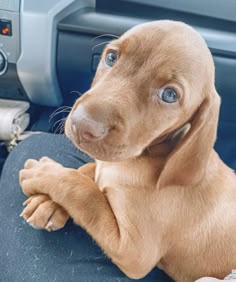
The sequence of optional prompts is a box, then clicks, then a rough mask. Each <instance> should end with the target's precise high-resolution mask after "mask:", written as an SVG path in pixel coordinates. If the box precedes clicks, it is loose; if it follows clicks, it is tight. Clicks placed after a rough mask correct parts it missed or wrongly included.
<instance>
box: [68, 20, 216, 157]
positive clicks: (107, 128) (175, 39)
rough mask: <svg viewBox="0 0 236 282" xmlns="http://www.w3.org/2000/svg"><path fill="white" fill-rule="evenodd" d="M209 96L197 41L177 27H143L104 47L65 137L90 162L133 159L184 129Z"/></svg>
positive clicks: (208, 61)
mask: <svg viewBox="0 0 236 282" xmlns="http://www.w3.org/2000/svg"><path fill="white" fill-rule="evenodd" d="M212 95H215V91H214V64H213V60H212V57H211V54H210V52H209V50H208V48H207V46H206V44H205V42H204V40H203V39H202V38H201V36H200V35H199V34H198V33H197V32H196V31H195V30H193V29H192V28H191V27H189V26H187V25H186V24H184V23H180V22H174V21H156V22H151V23H145V24H142V25H139V26H136V27H134V28H132V29H131V30H129V31H128V32H126V33H125V34H124V35H123V36H121V37H120V38H119V39H118V40H114V41H112V42H111V43H110V44H109V45H108V46H107V47H106V49H105V50H104V52H103V54H102V58H101V61H100V64H99V66H98V69H97V73H96V76H95V78H94V81H93V84H92V87H91V89H90V90H88V91H87V92H86V93H85V94H84V95H83V96H82V97H81V98H80V99H78V100H77V101H76V103H75V105H74V107H73V109H72V111H71V113H70V115H69V117H68V119H67V122H66V134H67V136H68V137H69V138H70V139H71V140H72V141H73V142H74V143H75V144H76V145H77V146H78V147H79V148H80V149H81V150H83V151H85V152H87V153H88V154H89V155H91V156H92V157H94V158H95V159H99V160H103V161H121V160H125V159H129V158H133V157H136V156H139V155H141V154H142V153H143V152H144V151H145V149H146V148H147V147H149V146H150V144H155V143H158V142H161V140H164V139H165V136H168V135H170V134H171V133H173V132H175V131H176V130H178V129H179V128H181V126H183V125H184V124H186V123H187V122H189V121H191V120H192V119H193V117H194V115H195V114H196V112H197V110H198V108H199V107H200V105H201V104H202V103H203V101H205V100H206V99H210V97H211V96H212Z"/></svg>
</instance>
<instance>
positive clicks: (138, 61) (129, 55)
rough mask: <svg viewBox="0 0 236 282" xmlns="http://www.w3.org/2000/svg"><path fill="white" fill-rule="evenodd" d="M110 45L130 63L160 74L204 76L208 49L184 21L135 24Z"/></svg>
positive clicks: (207, 60)
mask: <svg viewBox="0 0 236 282" xmlns="http://www.w3.org/2000/svg"><path fill="white" fill-rule="evenodd" d="M110 47H111V48H112V47H114V48H115V49H118V50H119V51H120V53H121V56H123V57H125V58H126V60H128V61H129V63H130V64H131V65H132V64H133V65H135V66H136V68H137V67H142V68H143V70H146V71H149V72H153V71H154V70H156V71H158V72H159V73H160V74H163V75H165V74H166V73H168V74H169V75H173V76H175V75H177V74H182V75H184V74H186V76H188V77H192V76H193V75H194V76H195V77H197V76H202V75H205V74H204V72H205V71H206V69H205V66H206V65H208V67H210V66H209V64H208V62H209V51H208V48H207V46H206V44H205V42H204V40H203V39H202V38H201V36H200V35H199V34H198V33H197V32H196V31H195V30H194V29H192V28H191V27H189V26H188V25H186V24H183V23H179V22H172V21H159V22H151V23H146V24H142V25H138V26H135V27H134V28H132V29H130V30H129V31H127V32H126V33H125V34H124V35H122V36H121V37H120V39H118V40H115V41H114V42H113V43H111V45H110Z"/></svg>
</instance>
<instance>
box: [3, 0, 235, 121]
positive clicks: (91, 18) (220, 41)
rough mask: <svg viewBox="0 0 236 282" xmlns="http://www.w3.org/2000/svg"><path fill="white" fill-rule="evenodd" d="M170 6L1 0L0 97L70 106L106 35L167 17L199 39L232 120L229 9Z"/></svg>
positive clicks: (139, 0)
mask: <svg viewBox="0 0 236 282" xmlns="http://www.w3.org/2000/svg"><path fill="white" fill-rule="evenodd" d="M170 2H173V1H153V0H148V1H144V0H116V1H105V0H97V1H95V0H43V1H32V0H12V1H7V0H4V1H1V2H0V98H7V99H17V100H26V101H30V102H31V103H33V104H36V105H44V106H54V107H55V106H59V105H61V104H63V103H65V101H71V102H73V101H74V99H75V98H76V97H78V95H80V93H83V92H84V91H86V90H87V89H88V88H89V86H90V83H91V81H92V78H93V76H94V73H95V71H96V67H97V65H98V62H99V58H100V55H101V52H102V50H103V48H104V46H105V44H106V42H109V41H110V40H112V38H113V37H112V36H111V34H112V35H116V36H119V35H121V34H122V33H123V32H125V31H126V30H127V29H129V28H130V27H132V26H134V25H136V24H139V23H141V22H145V21H150V20H158V19H172V20H180V21H184V22H186V23H188V24H190V25H192V26H193V27H195V28H196V29H197V30H198V31H199V32H200V33H201V35H202V36H203V37H204V39H205V40H206V42H207V44H208V46H209V48H210V50H211V52H212V54H213V57H214V61H215V64H216V86H217V90H218V92H219V93H220V94H221V96H224V97H225V98H224V99H223V105H222V112H224V115H223V117H224V119H226V120H232V119H234V120H235V117H233V113H234V112H235V111H236V104H235V103H234V104H233V103H231V100H232V98H233V97H235V95H236V94H235V88H236V86H235V72H236V19H235V18H234V17H233V16H232V9H229V7H227V5H225V8H224V7H222V9H221V11H220V12H219V11H218V10H216V8H215V7H216V5H214V4H212V5H211V1H209V2H208V4H206V5H208V7H207V9H206V11H202V9H201V10H200V9H199V7H198V6H197V5H195V6H194V7H193V8H192V10H190V8H189V5H188V1H179V2H178V3H179V4H178V7H175V6H174V3H173V5H169V4H168V3H170ZM200 2H201V1H200ZM213 2H214V1H213ZM222 2H223V1H221V4H222ZM219 3H220V2H219ZM173 7H174V8H173ZM235 9H236V7H235ZM100 35H105V36H102V37H99V36H100ZM234 99H235V98H234ZM229 109H230V110H229Z"/></svg>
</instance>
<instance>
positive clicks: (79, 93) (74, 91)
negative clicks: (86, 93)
mask: <svg viewBox="0 0 236 282" xmlns="http://www.w3.org/2000/svg"><path fill="white" fill-rule="evenodd" d="M73 93H76V94H78V95H80V96H81V95H82V93H81V92H79V91H76V90H72V91H70V94H73Z"/></svg>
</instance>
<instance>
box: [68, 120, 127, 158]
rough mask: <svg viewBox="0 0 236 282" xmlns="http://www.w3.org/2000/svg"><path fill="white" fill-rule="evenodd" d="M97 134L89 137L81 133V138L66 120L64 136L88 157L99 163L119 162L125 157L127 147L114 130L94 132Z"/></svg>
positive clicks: (87, 134)
mask: <svg viewBox="0 0 236 282" xmlns="http://www.w3.org/2000/svg"><path fill="white" fill-rule="evenodd" d="M96 132H98V134H97V135H96V136H95V134H93V136H91V135H90V134H89V133H86V134H85V133H83V136H81V134H80V133H79V132H76V131H75V128H73V125H72V124H71V119H70V118H68V119H67V121H66V125H65V134H66V136H67V137H68V138H69V139H70V140H71V141H72V142H73V143H74V145H75V146H76V147H78V148H79V149H80V150H81V151H83V152H85V153H86V154H88V155H89V156H90V157H92V158H94V159H97V160H101V161H110V162H113V161H121V160H124V158H126V156H127V150H128V147H129V146H128V145H126V144H125V143H123V142H117V141H118V140H120V141H121V139H122V138H118V136H117V135H118V134H115V132H116V129H115V128H113V127H109V129H106V130H105V131H104V130H101V131H99V130H98V131H96Z"/></svg>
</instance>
